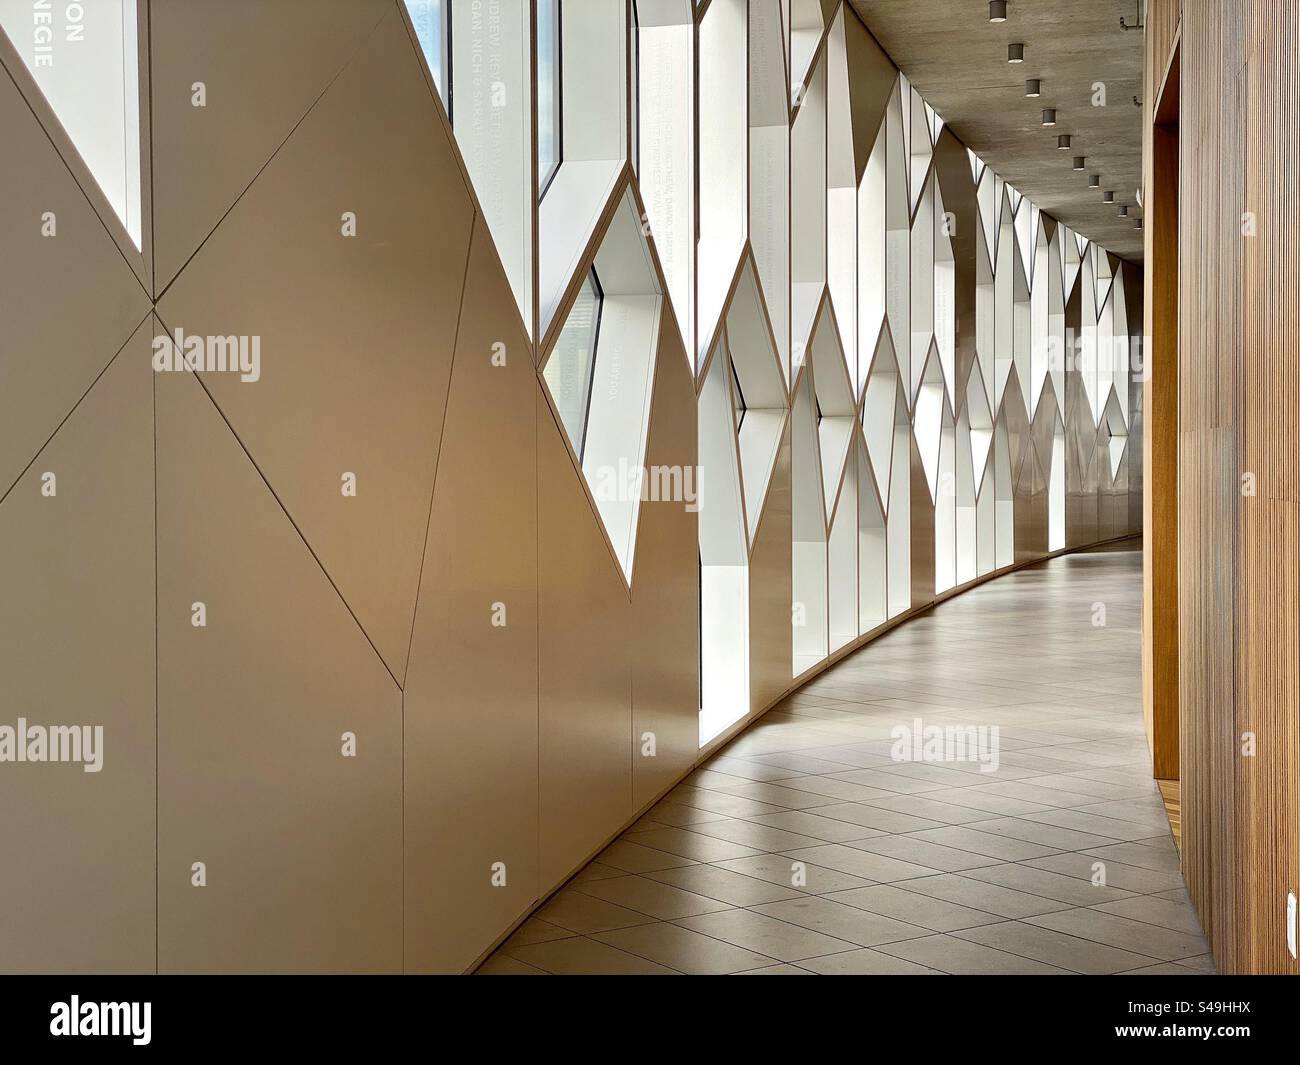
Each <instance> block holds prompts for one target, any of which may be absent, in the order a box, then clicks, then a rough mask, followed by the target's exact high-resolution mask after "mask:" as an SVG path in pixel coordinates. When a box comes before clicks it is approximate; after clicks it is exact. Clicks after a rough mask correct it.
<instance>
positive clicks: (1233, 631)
mask: <svg viewBox="0 0 1300 1065" xmlns="http://www.w3.org/2000/svg"><path fill="white" fill-rule="evenodd" d="M1169 17H1170V13H1169V11H1168V10H1166V9H1165V5H1163V4H1161V3H1153V4H1152V5H1151V11H1150V12H1149V18H1150V19H1151V23H1150V26H1149V29H1148V39H1147V46H1148V53H1147V63H1148V68H1149V69H1150V68H1151V66H1152V65H1153V64H1154V63H1155V62H1157V61H1156V60H1155V58H1154V55H1153V53H1154V51H1155V49H1156V47H1157V46H1158V44H1159V41H1160V39H1161V38H1162V37H1164V38H1167V39H1169V40H1172V34H1171V32H1170V31H1169V30H1168V21H1167V20H1168V19H1169ZM1179 34H1180V40H1181V45H1180V47H1181V87H1182V96H1181V113H1180V124H1179V135H1180V141H1181V143H1180V155H1179V167H1180V178H1179V180H1180V185H1179V208H1180V222H1179V263H1178V268H1179V342H1178V351H1179V397H1178V398H1179V432H1178V437H1179V447H1178V464H1179V469H1178V536H1179V565H1178V590H1179V608H1178V624H1179V651H1180V662H1179V701H1180V718H1181V725H1182V737H1181V759H1180V761H1181V777H1182V818H1183V869H1184V874H1185V876H1186V878H1187V883H1188V888H1189V890H1190V891H1191V894H1192V899H1193V901H1194V903H1195V904H1196V907H1197V910H1198V912H1199V913H1200V915H1201V920H1202V923H1203V924H1204V926H1205V930H1206V932H1207V934H1208V936H1209V937H1210V942H1211V945H1212V947H1213V950H1214V955H1215V959H1216V961H1217V962H1218V964H1219V967H1220V969H1221V970H1223V971H1228V972H1255V973H1285V972H1290V973H1297V972H1300V965H1297V963H1296V961H1295V960H1293V959H1292V958H1291V956H1290V954H1289V953H1288V951H1287V948H1286V930H1285V902H1286V895H1287V892H1288V891H1297V892H1300V369H1298V366H1300V350H1298V349H1297V343H1296V336H1297V330H1298V329H1300V291H1298V290H1297V287H1296V265H1295V264H1296V263H1297V261H1300V238H1298V237H1297V233H1298V232H1300V194H1298V192H1297V185H1298V182H1300V150H1298V143H1300V142H1298V139H1297V115H1298V114H1300V76H1298V72H1297V61H1296V59H1295V57H1296V55H1297V54H1298V53H1300V5H1296V4H1292V3H1277V2H1276V0H1238V2H1235V3H1232V4H1223V3H1221V2H1219V0H1183V3H1182V15H1181V28H1180V30H1179ZM1163 58H1164V57H1163V56H1162V57H1161V60H1160V62H1161V63H1162V62H1163ZM1148 135H1149V134H1148ZM1148 158H1149V157H1148ZM1146 180H1147V184H1148V187H1150V185H1151V183H1152V175H1151V174H1150V173H1148V174H1147V177H1146ZM1243 216H1247V217H1246V218H1245V220H1243ZM1251 216H1253V221H1254V229H1253V235H1249V233H1250V231H1249V229H1248V228H1247V230H1246V231H1243V225H1246V226H1247V227H1248V226H1249V221H1250V217H1251ZM1155 251H1156V254H1158V253H1159V250H1158V249H1155ZM1152 265H1155V264H1152ZM1153 272H1154V271H1153V270H1152V269H1148V271H1147V276H1148V278H1150V277H1151V275H1152V274H1153ZM1149 296H1150V294H1148V298H1149ZM1243 475H1253V480H1254V494H1247V493H1245V492H1244V491H1243V486H1242V485H1243ZM1245 733H1251V734H1253V736H1254V744H1255V747H1254V750H1255V753H1254V755H1253V756H1247V755H1245V754H1243V746H1242V745H1243V734H1245Z"/></svg>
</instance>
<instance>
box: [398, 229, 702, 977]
mask: <svg viewBox="0 0 1300 1065" xmlns="http://www.w3.org/2000/svg"><path fill="white" fill-rule="evenodd" d="M513 300H514V297H513V296H512V295H511V293H510V286H509V284H508V283H507V281H506V277H505V274H504V272H503V271H502V268H501V264H500V262H499V261H498V259H497V256H496V252H495V251H494V250H493V246H492V239H491V237H490V236H489V234H488V231H487V226H486V224H485V223H484V222H483V221H482V220H481V219H480V220H479V221H478V223H477V224H476V225H475V229H474V242H473V246H472V248H471V251H470V264H469V271H468V274H467V276H466V284H465V300H464V304H463V306H462V311H461V318H460V332H459V336H458V338H457V344H456V361H455V364H454V366H453V369H452V378H451V391H450V393H449V396H448V402H447V421H446V427H445V432H444V445H443V447H442V450H441V453H440V457H439V463H438V479H437V482H436V484H435V487H434V495H433V510H432V514H431V516H430V523H429V542H428V545H427V546H426V548H425V558H424V569H423V572H422V575H421V578H420V597H419V603H418V605H417V608H416V616H415V632H414V635H413V637H412V642H411V665H410V670H409V672H408V674H407V683H406V691H405V696H404V710H405V712H404V721H405V726H404V728H405V731H404V758H405V764H406V771H405V797H404V805H405V811H406V814H405V827H404V836H405V849H406V860H405V871H404V872H405V879H406V920H405V939H406V954H405V966H406V970H407V971H408V972H460V971H463V970H464V969H465V968H466V967H467V966H468V965H470V964H471V963H472V962H473V961H474V960H475V958H477V957H478V955H479V953H480V952H481V951H482V950H483V948H484V947H485V946H487V945H488V944H489V943H490V942H491V941H492V940H493V939H494V938H495V937H496V936H497V935H499V934H500V933H501V932H503V931H504V930H505V929H506V928H508V927H509V926H510V925H511V924H512V923H513V922H514V921H515V920H516V919H517V918H518V917H519V915H520V914H521V913H523V912H524V911H525V910H526V909H528V907H529V906H530V905H531V904H532V903H533V902H534V901H535V899H536V898H537V893H538V883H537V474H536V469H535V453H536V429H537V427H536V422H535V419H536V416H537V406H536V403H537V400H536V396H537V384H536V379H537V378H536V373H535V372H534V370H533V360H532V357H531V354H530V352H529V346H528V341H527V339H526V338H525V337H524V336H523V334H522V333H521V332H516V331H515V322H516V320H517V318H516V316H515V315H513V314H512V313H511V308H512V303H513ZM497 342H503V343H505V345H506V350H507V357H506V364H505V365H504V366H494V365H493V362H492V351H493V345H494V344H496V343H497ZM495 603H502V604H503V605H504V607H505V618H504V620H505V624H504V625H494V624H493V604H495ZM692 617H693V615H692ZM692 718H693V715H692ZM496 862H502V863H504V865H505V884H504V885H503V886H496V885H494V884H493V882H492V866H493V864H494V863H496Z"/></svg>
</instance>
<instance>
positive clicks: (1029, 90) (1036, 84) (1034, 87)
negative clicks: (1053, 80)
mask: <svg viewBox="0 0 1300 1065" xmlns="http://www.w3.org/2000/svg"><path fill="white" fill-rule="evenodd" d="M1025 95H1026V96H1028V97H1031V98H1032V99H1037V98H1038V97H1040V96H1042V95H1043V88H1042V82H1040V81H1039V80H1038V79H1037V78H1030V79H1029V80H1028V81H1026V82H1025Z"/></svg>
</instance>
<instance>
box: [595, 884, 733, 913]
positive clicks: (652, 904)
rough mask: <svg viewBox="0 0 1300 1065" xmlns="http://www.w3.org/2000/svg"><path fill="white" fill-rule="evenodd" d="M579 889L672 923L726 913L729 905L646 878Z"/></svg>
mask: <svg viewBox="0 0 1300 1065" xmlns="http://www.w3.org/2000/svg"><path fill="white" fill-rule="evenodd" d="M575 890H579V891H581V892H582V893H583V894H585V895H592V896H594V897H595V898H598V899H604V900H605V901H606V902H612V903H615V904H616V905H619V906H624V907H626V908H627V909H629V910H636V911H637V912H638V913H644V914H647V915H648V916H650V917H657V918H658V919H659V920H661V921H671V920H672V919H673V918H675V917H691V916H694V915H695V914H697V913H712V912H713V911H714V910H725V909H726V908H727V903H725V902H719V901H718V900H717V899H710V898H706V897H705V896H703V895H696V894H695V893H694V892H691V891H685V890H683V889H682V888H678V887H673V886H672V885H671V884H664V883H660V882H659V881H657V880H651V879H649V878H648V877H645V876H620V877H615V878H613V879H610V880H597V881H595V882H594V883H590V884H583V885H582V886H581V887H580V888H576V889H575Z"/></svg>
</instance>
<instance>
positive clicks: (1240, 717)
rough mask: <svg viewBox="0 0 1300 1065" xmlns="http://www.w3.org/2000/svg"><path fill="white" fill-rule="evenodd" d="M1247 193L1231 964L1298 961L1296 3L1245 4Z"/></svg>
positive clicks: (1263, 0) (1269, 966)
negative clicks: (1294, 937)
mask: <svg viewBox="0 0 1300 1065" xmlns="http://www.w3.org/2000/svg"><path fill="white" fill-rule="evenodd" d="M1244 7H1245V12H1244V13H1245V19H1244V27H1243V33H1244V41H1243V44H1244V50H1245V63H1244V65H1243V69H1242V77H1241V80H1242V94H1243V97H1244V104H1245V106H1244V107H1243V111H1244V114H1245V118H1246V124H1245V141H1246V144H1245V149H1246V151H1245V159H1246V165H1245V174H1244V179H1245V186H1244V193H1245V205H1244V208H1243V209H1244V210H1248V211H1253V212H1254V213H1255V215H1256V217H1257V235H1256V236H1254V237H1252V238H1248V239H1245V240H1243V241H1242V242H1241V243H1242V253H1243V254H1242V260H1243V261H1242V295H1243V298H1244V304H1243V318H1244V321H1243V331H1244V335H1243V344H1242V347H1241V358H1242V363H1243V365H1242V386H1241V392H1240V395H1241V403H1242V406H1241V432H1240V434H1239V439H1240V440H1241V443H1242V468H1243V470H1245V471H1248V472H1253V473H1254V474H1255V477H1256V494H1255V495H1254V496H1253V497H1246V498H1243V499H1242V503H1241V521H1240V526H1239V536H1240V566H1241V582H1240V584H1239V585H1238V600H1237V611H1238V612H1237V617H1238V634H1239V639H1238V647H1237V676H1236V713H1237V731H1238V732H1243V731H1246V730H1251V731H1253V732H1254V733H1255V734H1256V736H1257V738H1258V740H1257V742H1258V753H1257V755H1256V756H1255V757H1254V758H1242V759H1240V760H1239V770H1238V775H1239V792H1240V798H1239V805H1238V807H1237V836H1238V839H1239V841H1240V852H1239V854H1238V867H1239V868H1240V869H1242V870H1249V871H1250V874H1249V875H1247V876H1246V879H1245V883H1244V884H1243V885H1242V886H1241V900H1240V902H1241V904H1240V906H1239V913H1240V915H1241V919H1240V920H1239V922H1238V927H1237V944H1236V959H1235V963H1234V967H1236V968H1241V969H1244V970H1247V971H1251V972H1288V971H1291V972H1297V971H1300V966H1297V964H1296V962H1295V961H1294V960H1293V959H1292V958H1291V957H1290V955H1289V954H1288V953H1287V951H1286V949H1285V947H1284V946H1283V944H1284V943H1285V940H1286V924H1285V910H1284V904H1285V899H1286V893H1287V892H1288V891H1295V892H1297V893H1298V894H1300V750H1298V749H1297V734H1298V733H1300V720H1297V719H1298V718H1300V542H1298V541H1300V345H1297V331H1298V330H1300V291H1298V290H1297V287H1296V282H1297V278H1296V274H1297V263H1298V262H1300V239H1297V229H1298V228H1300V193H1298V188H1300V139H1298V138H1297V124H1298V123H1300V77H1298V71H1297V63H1298V60H1297V49H1298V48H1300V10H1298V9H1297V5H1296V4H1294V3H1277V2H1276V0H1248V2H1247V3H1246V4H1245V5H1244Z"/></svg>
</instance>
